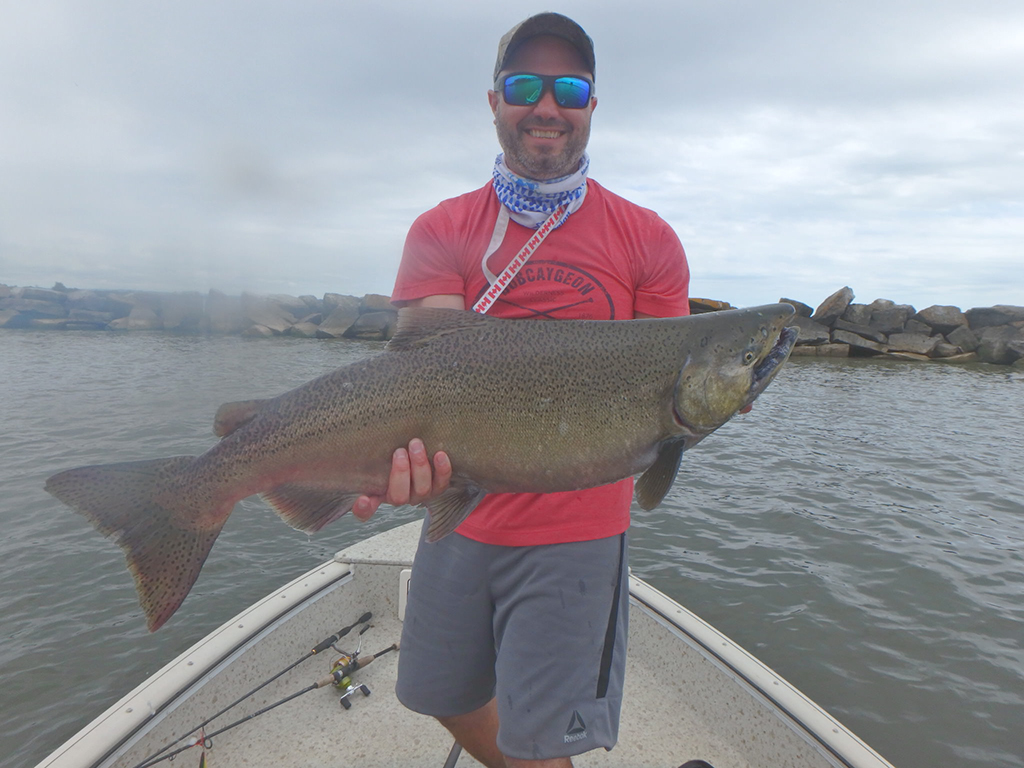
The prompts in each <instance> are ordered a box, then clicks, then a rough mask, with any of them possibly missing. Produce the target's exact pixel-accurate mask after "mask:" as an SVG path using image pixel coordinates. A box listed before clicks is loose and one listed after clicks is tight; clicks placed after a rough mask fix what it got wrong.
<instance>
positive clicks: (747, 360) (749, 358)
mask: <svg viewBox="0 0 1024 768" xmlns="http://www.w3.org/2000/svg"><path fill="white" fill-rule="evenodd" d="M756 359H757V355H755V354H754V353H753V352H751V351H750V350H749V349H748V350H747V351H746V352H744V353H743V364H744V365H750V364H751V363H753V362H754V360H756Z"/></svg>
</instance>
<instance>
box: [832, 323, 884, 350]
mask: <svg viewBox="0 0 1024 768" xmlns="http://www.w3.org/2000/svg"><path fill="white" fill-rule="evenodd" d="M832 328H834V329H837V330H840V331H849V332H850V333H856V334H857V335H858V336H863V337H864V338H865V339H870V340H871V341H877V342H878V343H879V344H882V343H884V342H885V334H884V333H882V332H881V331H876V330H875V329H874V328H871V327H870V326H867V325H860V324H859V323H850V322H847V321H846V320H843V319H842V318H839V319H838V320H836V321H835V322H834V323H832Z"/></svg>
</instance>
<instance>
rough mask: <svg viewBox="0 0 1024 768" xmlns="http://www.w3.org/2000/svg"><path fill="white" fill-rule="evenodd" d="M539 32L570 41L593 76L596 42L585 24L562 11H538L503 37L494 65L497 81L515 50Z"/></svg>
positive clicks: (539, 33)
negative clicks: (579, 22) (586, 29)
mask: <svg viewBox="0 0 1024 768" xmlns="http://www.w3.org/2000/svg"><path fill="white" fill-rule="evenodd" d="M537 35H554V36H555V37H560V38H562V39H563V40H568V41H569V42H570V43H572V44H573V46H575V48H576V50H578V51H579V52H580V56H582V57H583V62H584V63H585V64H586V65H587V69H588V71H589V72H590V77H591V78H593V77H594V41H593V40H591V39H590V37H589V36H588V35H587V33H586V32H584V31H583V27H581V26H580V25H579V24H577V23H576V22H575V21H573V20H572V19H570V18H569V17H568V16H563V15H562V14H560V13H538V14H537V15H536V16H531V17H530V18H528V19H526V20H525V21H521V22H519V23H518V24H516V25H515V26H514V27H512V29H510V30H509V31H508V32H506V33H505V34H504V36H503V37H502V38H501V40H500V42H499V43H498V60H497V61H496V62H495V64H494V79H495V80H497V79H498V73H500V72H501V71H502V70H503V69H505V65H506V64H507V63H508V60H509V59H510V58H511V57H512V54H514V53H515V52H516V49H517V48H518V47H519V46H520V45H522V44H523V43H525V42H526V41H527V40H529V39H530V38H531V37H536V36H537Z"/></svg>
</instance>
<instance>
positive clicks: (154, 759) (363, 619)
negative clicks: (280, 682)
mask: <svg viewBox="0 0 1024 768" xmlns="http://www.w3.org/2000/svg"><path fill="white" fill-rule="evenodd" d="M371 618H373V613H371V612H370V611H367V612H366V613H364V614H363V615H362V616H360V617H359V618H358V619H356V620H355V621H354V622H353V623H351V624H349V625H348V626H347V627H342V628H341V629H339V630H338V631H337V632H336V633H334V634H333V635H331V636H330V637H328V638H327V639H326V640H321V641H320V642H319V643H317V644H316V645H315V646H313V647H312V648H311V649H310V650H309V652H308V653H306V654H304V655H303V656H302V657H301V658H300V659H298V660H297V661H295V662H293V663H291V664H289V665H288V666H287V667H285V668H284V669H282V670H281V671H280V672H278V673H277V674H276V675H274V676H273V677H270V678H268V679H266V680H264V681H263V682H262V683H260V684H259V685H257V686H256V687H255V688H253V689H252V690H251V691H249V692H248V693H246V694H245V695H243V696H241V697H240V698H238V699H236V700H235V701H233V702H231V703H230V704H228V705H227V706H226V707H224V709H222V710H221V711H220V712H218V713H217V714H215V715H212V716H211V717H208V718H206V719H205V720H204V721H203V722H201V723H200V724H199V725H197V726H196V727H195V728H190V729H189V730H188V731H187V732H188V733H195V732H196V731H200V730H202V729H203V728H205V727H206V726H207V725H209V724H210V723H212V722H213V721H214V720H216V719H217V718H218V717H220V716H221V715H223V714H224V713H225V712H227V711H228V710H230V709H232V708H233V707H236V706H238V705H239V704H241V703H242V702H243V701H245V700H246V699H248V698H249V697H250V696H252V695H253V694H254V693H257V692H259V691H260V690H262V689H263V688H265V687H267V686H268V685H270V684H271V683H272V682H274V681H275V680H277V679H278V678H279V677H281V675H284V674H286V673H288V672H291V671H292V670H293V669H295V667H297V666H299V664H301V663H302V662H304V661H306V660H307V659H308V658H310V657H311V656H315V655H316V654H318V653H321V652H322V651H326V650H327V649H328V648H332V647H333V646H334V644H335V643H336V642H338V641H339V640H340V639H341V638H343V637H345V635H347V634H348V633H349V632H351V631H352V630H353V629H355V628H356V627H358V626H359V625H360V624H366V623H367V622H368V621H369V620H370V619H371ZM366 629H369V626H367V627H366ZM366 629H364V630H363V632H365V631H366ZM359 634H360V635H362V632H360V633H359ZM335 650H337V649H335ZM374 658H376V657H374V656H371V657H370V659H369V660H368V661H367V662H366V663H367V664H369V663H370V661H373V659H374ZM309 690H314V689H313V688H308V689H306V691H309ZM306 691H303V693H305V692H306ZM291 698H294V696H293V697H291ZM283 703H284V702H283V701H282V702H278V704H283ZM275 706H278V705H277V704H274V705H272V706H271V707H269V708H268V709H272V708H273V707H275ZM264 711H265V710H264ZM257 714H262V713H257ZM239 722H244V721H239ZM234 725H237V723H235V724H234ZM229 727H234V726H233V725H232V726H229ZM224 730H226V729H221V730H220V731H217V733H223V732H224ZM211 737H212V735H211V736H207V737H205V740H209V739H210V738H211ZM196 743H200V742H196ZM171 746H173V745H172V744H168V745H167V746H166V747H164V748H163V749H161V750H160V751H159V752H155V753H154V754H152V755H150V756H149V757H147V758H146V759H145V760H143V761H142V762H141V763H138V764H137V765H135V766H133V768H149V766H151V765H155V764H156V763H159V762H160V761H161V760H166V759H167V758H168V757H171V755H176V754H178V752H181V751H182V750H178V751H177V752H173V753H171V755H164V756H163V757H160V755H163V753H164V752H166V751H167V750H168V749H170V748H171ZM194 746H196V744H189V745H188V746H187V747H183V748H182V749H190V748H191V747H194Z"/></svg>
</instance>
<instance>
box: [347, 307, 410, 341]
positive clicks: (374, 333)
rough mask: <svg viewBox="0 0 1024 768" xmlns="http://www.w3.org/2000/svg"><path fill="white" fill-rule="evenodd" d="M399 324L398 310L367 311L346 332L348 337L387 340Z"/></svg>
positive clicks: (364, 339)
mask: <svg viewBox="0 0 1024 768" xmlns="http://www.w3.org/2000/svg"><path fill="white" fill-rule="evenodd" d="M397 326H398V312H396V311H394V310H391V311H387V312H367V313H365V314H362V315H360V316H359V319H358V320H356V321H355V322H354V323H353V324H352V327H351V328H349V329H348V331H346V332H345V336H346V338H349V339H361V340H363V341H387V340H388V339H390V338H391V337H392V336H394V335H395V328H396V327H397Z"/></svg>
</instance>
